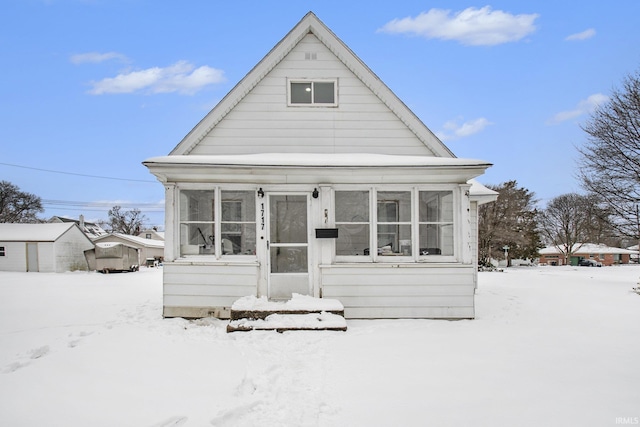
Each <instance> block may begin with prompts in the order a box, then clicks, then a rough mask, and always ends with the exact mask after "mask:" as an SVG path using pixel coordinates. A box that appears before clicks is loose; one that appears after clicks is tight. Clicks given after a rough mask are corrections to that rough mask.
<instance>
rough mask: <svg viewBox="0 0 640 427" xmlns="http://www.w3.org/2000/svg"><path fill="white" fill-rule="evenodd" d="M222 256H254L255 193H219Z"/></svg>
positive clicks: (223, 191)
mask: <svg viewBox="0 0 640 427" xmlns="http://www.w3.org/2000/svg"><path fill="white" fill-rule="evenodd" d="M221 211H222V215H221V237H222V247H221V249H222V254H223V255H255V253H256V200H255V191H225V190H222V191H221Z"/></svg>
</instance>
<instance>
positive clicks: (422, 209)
mask: <svg viewBox="0 0 640 427" xmlns="http://www.w3.org/2000/svg"><path fill="white" fill-rule="evenodd" d="M419 198H420V200H419V234H420V237H419V244H420V255H421V256H422V255H453V193H452V192H451V191H420V193H419Z"/></svg>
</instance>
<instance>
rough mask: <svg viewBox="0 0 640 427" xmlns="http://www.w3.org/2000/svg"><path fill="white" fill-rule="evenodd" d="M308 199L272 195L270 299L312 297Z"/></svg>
mask: <svg viewBox="0 0 640 427" xmlns="http://www.w3.org/2000/svg"><path fill="white" fill-rule="evenodd" d="M308 203H309V202H308V196H307V195H288V194H274V195H269V241H268V249H269V298H270V299H274V300H287V299H290V298H291V295H292V294H293V293H297V294H302V295H309V293H310V289H309V288H310V282H309V225H308V213H307V211H308Z"/></svg>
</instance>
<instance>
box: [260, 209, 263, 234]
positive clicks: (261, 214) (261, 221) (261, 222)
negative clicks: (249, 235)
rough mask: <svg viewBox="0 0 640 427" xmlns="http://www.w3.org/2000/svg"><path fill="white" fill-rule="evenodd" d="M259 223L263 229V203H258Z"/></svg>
mask: <svg viewBox="0 0 640 427" xmlns="http://www.w3.org/2000/svg"><path fill="white" fill-rule="evenodd" d="M260 225H261V227H262V229H263V230H264V203H260Z"/></svg>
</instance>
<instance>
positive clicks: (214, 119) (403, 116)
mask: <svg viewBox="0 0 640 427" xmlns="http://www.w3.org/2000/svg"><path fill="white" fill-rule="evenodd" d="M309 33H311V34H313V35H314V36H315V37H316V38H317V39H318V40H320V42H322V43H323V44H324V45H325V46H326V47H327V48H328V49H329V50H330V51H331V52H332V53H333V54H334V55H335V56H336V58H338V59H339V60H340V61H341V62H342V63H343V64H344V65H345V66H346V67H347V68H348V69H349V70H350V71H351V72H352V73H353V74H354V75H355V76H356V77H358V78H359V79H360V81H362V83H363V84H364V85H365V86H367V87H368V88H369V89H370V90H371V91H372V92H373V93H374V94H375V95H376V96H377V97H378V98H379V99H380V101H381V102H382V103H383V104H384V105H386V106H387V107H388V108H389V109H390V110H391V111H392V112H393V113H394V114H395V115H396V116H397V117H398V118H399V119H400V120H401V121H402V122H403V123H404V124H405V125H406V126H407V128H409V129H410V130H411V131H412V132H413V133H414V134H415V135H416V137H417V138H418V139H419V140H420V141H421V142H422V143H423V144H424V145H425V147H427V148H428V149H429V150H430V151H432V152H433V153H434V155H436V156H438V157H455V155H454V154H453V153H452V152H451V151H450V150H449V149H448V148H447V147H446V146H445V145H444V144H443V143H442V142H441V141H440V140H439V139H438V138H437V137H436V136H435V135H434V134H433V132H431V130H429V128H427V127H426V126H425V125H424V123H422V121H421V120H420V119H419V118H418V117H417V116H416V115H415V114H414V113H413V112H412V111H411V110H410V109H409V108H408V107H407V106H406V105H405V104H404V103H403V102H402V101H401V100H400V99H399V98H398V97H397V96H396V95H395V94H394V93H393V92H392V91H391V89H389V88H388V87H387V85H385V84H384V83H383V82H382V80H380V78H379V77H378V76H376V75H375V73H374V72H373V71H371V69H369V67H368V66H367V65H366V64H365V63H364V62H362V60H360V58H358V57H357V56H356V55H355V53H353V51H351V49H349V47H348V46H347V45H345V44H344V43H343V42H342V41H341V40H340V39H339V38H338V37H337V36H336V35H335V34H334V33H333V32H332V31H331V30H330V29H329V28H328V27H327V26H326V25H325V24H324V23H323V22H322V21H320V20H319V19H318V17H317V16H316V15H315V14H314V13H313V12H309V13H307V14H306V15H305V16H304V17H303V18H302V20H301V21H300V22H299V23H298V24H297V25H296V26H295V27H294V28H293V29H292V30H291V31H290V32H289V33H288V34H287V35H286V36H285V37H284V38H283V39H282V40H281V41H280V42H279V43H278V44H277V45H276V46H275V47H274V48H273V49H271V51H270V52H269V53H268V54H267V55H266V56H265V57H264V58H263V59H262V60H261V61H260V62H259V63H258V64H257V65H256V66H255V67H254V68H253V69H252V70H251V71H249V73H248V74H247V75H246V76H245V77H244V78H243V79H242V80H240V82H239V83H238V84H237V85H236V86H235V87H234V88H233V89H232V90H231V91H230V92H229V93H228V94H227V95H226V96H225V97H224V98H223V99H222V100H221V101H220V102H219V103H218V104H217V105H216V106H215V107H214V108H213V110H211V111H210V112H209V113H208V114H207V115H206V116H205V117H204V118H203V119H202V120H201V121H200V123H198V124H197V125H196V126H195V127H194V128H193V129H192V130H191V132H189V133H188V134H187V136H185V137H184V139H183V140H182V141H181V142H180V143H179V144H178V145H177V146H176V147H175V148H174V149H173V150H172V151H171V153H170V155H187V154H189V153H190V152H191V151H192V150H193V149H194V147H195V146H196V145H198V143H199V142H200V141H202V139H204V138H205V137H206V136H207V134H208V133H209V132H210V131H211V130H212V129H213V128H214V127H215V126H216V125H217V124H218V123H219V122H220V121H221V120H222V119H224V117H225V116H226V115H227V114H228V113H229V112H230V111H231V110H232V109H233V108H234V107H235V106H236V105H237V104H238V103H239V102H240V101H241V100H242V99H243V98H244V97H245V96H246V95H247V94H248V93H249V92H250V91H251V90H252V89H253V88H254V87H255V86H256V85H258V83H260V81H261V80H262V79H263V78H264V77H265V76H266V75H267V74H268V73H269V72H270V71H271V70H273V69H274V68H275V67H276V66H277V65H278V64H279V63H280V62H281V61H282V60H283V59H284V58H285V57H286V56H287V54H288V53H289V52H291V50H293V49H294V48H295V47H296V45H297V44H298V43H299V42H300V41H301V40H302V39H303V38H304V37H305V36H306V35H307V34H309Z"/></svg>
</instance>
